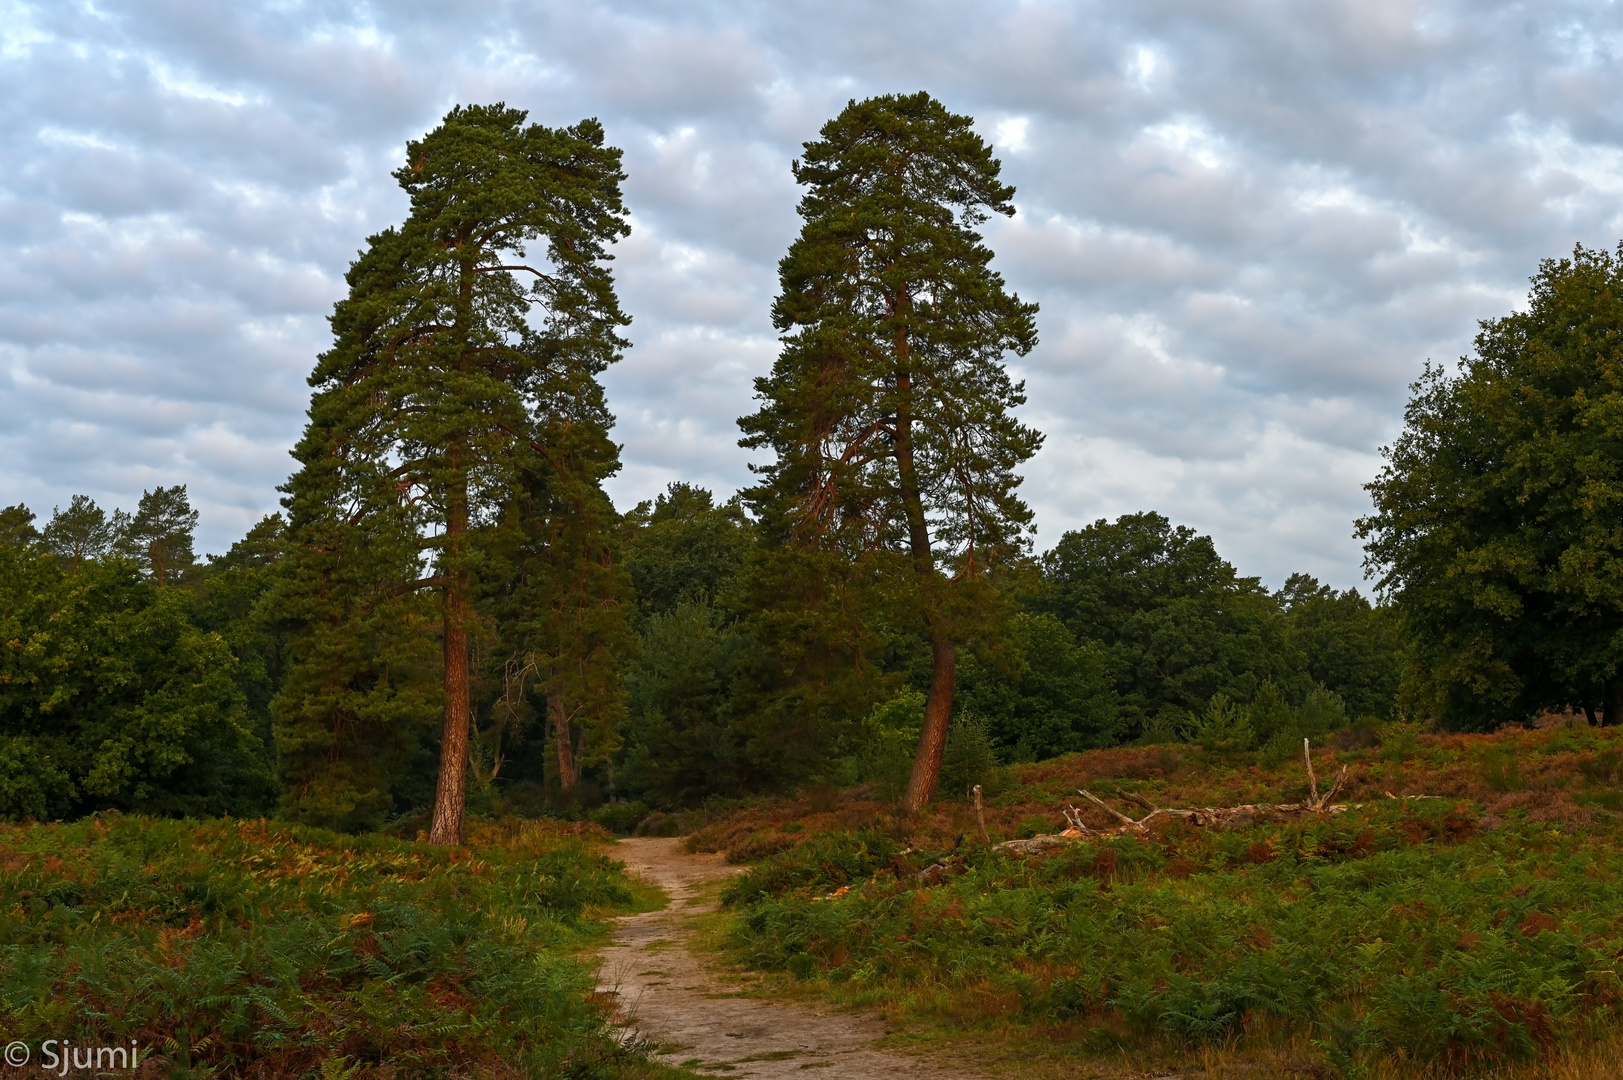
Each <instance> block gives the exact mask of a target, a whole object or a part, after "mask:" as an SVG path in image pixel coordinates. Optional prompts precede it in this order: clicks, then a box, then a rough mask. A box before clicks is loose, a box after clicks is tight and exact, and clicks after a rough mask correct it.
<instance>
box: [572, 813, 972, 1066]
mask: <svg viewBox="0 0 1623 1080" xmlns="http://www.w3.org/2000/svg"><path fill="white" fill-rule="evenodd" d="M615 855H617V856H618V857H619V858H621V859H623V860H624V861H625V864H626V869H627V870H629V871H630V872H631V873H633V874H635V875H637V876H638V877H640V878H643V879H644V880H646V881H650V882H653V883H654V884H656V885H658V886H659V887H660V888H662V889H664V890H665V892H666V894H667V895H669V896H670V898H671V903H670V906H669V907H667V908H666V909H665V910H663V911H655V912H649V913H648V914H644V915H627V916H624V917H622V918H620V919H619V920H618V925H617V926H616V927H615V931H614V942H613V944H612V945H610V946H609V947H608V948H606V949H604V950H603V954H602V955H603V966H602V968H601V969H600V970H599V972H598V988H599V990H600V991H603V992H611V993H617V994H618V995H619V1004H620V1013H621V1017H622V1019H624V1020H625V1021H626V1022H627V1023H628V1024H629V1025H631V1026H632V1027H634V1028H635V1029H636V1031H637V1033H638V1034H639V1035H641V1036H642V1037H643V1038H645V1039H649V1040H652V1041H654V1042H656V1043H658V1044H659V1046H660V1051H661V1054H660V1056H661V1058H662V1060H664V1061H667V1062H669V1063H670V1064H672V1065H686V1066H688V1067H689V1068H693V1069H696V1070H698V1071H701V1072H717V1073H721V1074H724V1075H726V1076H730V1077H749V1078H751V1080H755V1078H760V1080H771V1078H779V1077H800V1078H803V1080H804V1078H808V1077H816V1078H817V1080H848V1078H849V1080H868V1078H874V1077H894V1076H897V1075H912V1074H919V1075H929V1076H931V1077H937V1078H940V1080H978V1078H979V1077H980V1076H981V1074H979V1073H971V1072H965V1071H963V1070H961V1069H958V1068H955V1067H953V1066H951V1065H944V1064H943V1063H941V1062H939V1061H934V1060H930V1059H928V1058H923V1057H914V1056H911V1055H908V1054H903V1053H898V1052H896V1051H892V1050H881V1049H876V1048H875V1046H874V1044H875V1042H877V1041H878V1040H879V1039H880V1038H881V1037H882V1036H883V1035H884V1034H885V1025H884V1024H883V1023H882V1022H880V1021H879V1020H876V1019H874V1018H872V1017H865V1016H859V1015H854V1014H851V1013H842V1012H834V1011H820V1010H815V1009H812V1008H807V1007H804V1006H801V1005H798V1004H789V1003H785V1002H775V1001H762V1000H758V999H754V998H745V997H736V996H732V995H735V994H737V993H738V989H739V988H738V986H737V985H736V984H735V983H734V982H733V981H731V980H729V978H728V976H727V974H726V973H725V972H718V971H716V970H714V969H712V968H710V967H709V966H707V965H706V964H705V963H704V961H703V960H701V959H700V958H699V957H697V956H695V955H694V954H693V953H692V952H691V951H690V950H689V949H688V947H687V939H688V938H689V937H691V936H692V933H693V930H692V925H691V920H692V917H693V916H694V915H697V914H703V913H705V912H709V911H714V910H715V901H714V900H713V899H710V898H709V896H712V895H713V894H714V891H715V890H714V889H711V890H708V891H706V890H704V888H703V887H704V886H705V885H707V884H709V883H711V882H714V881H717V880H719V879H722V878H727V877H731V876H732V875H733V874H735V873H738V872H739V871H740V870H741V869H742V868H741V867H737V866H727V865H724V864H723V863H722V861H721V856H719V855H689V854H687V853H686V852H685V851H683V850H682V841H681V840H679V839H655V838H651V837H650V838H636V839H631V840H622V841H620V845H619V850H618V851H616V852H615ZM706 893H708V895H706Z"/></svg>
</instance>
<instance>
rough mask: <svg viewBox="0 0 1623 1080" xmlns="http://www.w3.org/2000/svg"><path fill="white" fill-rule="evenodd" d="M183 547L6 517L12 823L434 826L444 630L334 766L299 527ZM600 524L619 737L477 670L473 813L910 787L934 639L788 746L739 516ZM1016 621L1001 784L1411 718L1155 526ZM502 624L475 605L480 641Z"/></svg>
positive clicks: (1042, 567)
mask: <svg viewBox="0 0 1623 1080" xmlns="http://www.w3.org/2000/svg"><path fill="white" fill-rule="evenodd" d="M195 521H196V515H195V513H194V512H192V511H191V510H190V509H189V507H188V505H187V496H186V490H185V488H184V487H175V488H158V489H156V490H155V491H152V492H149V493H148V494H147V495H146V496H145V497H143V499H142V500H141V503H140V506H139V507H138V508H137V509H136V511H135V513H133V514H126V513H123V512H121V511H114V512H113V513H112V514H111V515H109V514H106V513H105V512H104V511H102V510H101V509H100V508H98V507H97V506H96V505H95V504H94V503H93V502H91V501H90V500H89V499H87V498H84V497H82V496H80V497H75V498H74V499H73V501H72V502H71V504H70V505H69V506H68V507H66V508H60V509H58V510H57V511H56V512H55V513H54V514H53V515H52V516H51V517H50V518H49V519H48V520H46V521H45V522H43V527H41V528H38V529H36V528H35V526H34V519H33V516H32V515H31V514H30V513H29V512H28V511H27V510H25V509H24V508H22V507H18V506H14V507H10V508H8V509H6V510H5V511H4V522H5V527H6V532H5V541H4V543H3V545H0V611H3V614H0V619H3V621H4V627H3V632H4V637H5V640H6V641H7V642H8V643H10V646H11V647H10V648H9V649H8V650H7V652H6V654H5V658H4V663H5V670H4V677H3V679H0V717H3V721H4V724H5V735H4V742H3V744H0V745H3V753H4V754H5V764H6V767H5V769H4V771H3V778H0V799H3V800H4V801H3V804H0V809H3V811H4V813H5V814H7V815H8V816H12V817H33V818H46V819H51V818H66V817H73V816H78V815H81V814H84V813H88V812H91V811H94V810H97V809H101V808H105V807H118V808H121V809H126V810H140V811H145V812H150V813H164V814H184V815H192V816H202V815H218V814H232V815H238V816H242V815H258V814H264V813H273V814H274V813H278V812H279V813H282V814H284V815H288V816H293V817H296V818H298V819H300V820H304V821H307V822H312V823H321V824H327V825H335V826H340V827H344V828H348V829H361V828H365V827H367V826H371V825H376V824H379V823H381V822H382V821H383V820H385V819H386V818H388V817H391V816H395V815H411V814H415V813H419V812H421V811H423V810H424V809H425V808H426V807H428V805H429V804H430V801H431V799H432V797H433V792H434V785H435V777H436V769H437V762H438V755H437V749H438V747H437V746H436V739H437V736H438V734H439V732H438V730H437V729H438V726H439V720H440V717H441V711H442V708H441V702H440V700H439V696H438V687H439V680H440V676H441V669H440V665H439V663H438V660H439V657H438V655H437V654H438V653H439V651H440V650H439V648H438V646H439V642H438V641H435V640H433V638H434V635H433V633H432V622H433V614H434V612H433V609H432V606H431V605H429V604H426V603H424V604H420V605H416V606H415V609H414V607H413V606H407V605H402V606H401V607H400V608H398V609H396V610H394V611H392V612H391V613H390V616H389V618H388V619H387V621H384V620H379V622H380V623H381V625H376V626H374V627H372V628H371V631H372V633H373V634H375V635H376V636H375V637H373V638H372V639H371V640H370V641H365V640H362V641H355V642H353V643H352V644H353V646H354V647H355V648H356V649H357V651H358V652H361V654H362V657H363V658H365V659H367V660H371V661H373V662H377V658H378V657H380V656H385V657H388V658H389V659H390V660H391V661H392V662H391V663H390V664H389V665H388V670H387V676H386V678H387V683H385V684H384V685H383V686H382V687H380V686H378V685H377V683H374V684H373V685H371V686H370V687H365V688H364V689H365V690H368V691H370V693H372V694H374V695H376V696H377V697H379V698H384V697H385V694H386V695H387V696H386V698H385V700H384V701H382V702H378V703H377V704H378V707H379V713H380V714H381V715H378V716H377V719H376V720H375V721H374V722H373V724H372V726H370V727H364V728H363V727H360V725H356V727H355V728H352V729H350V730H342V729H341V730H339V731H337V732H332V735H333V736H334V737H335V739H342V740H343V744H341V745H337V746H334V745H332V743H331V742H327V741H325V740H321V741H317V739H316V737H315V736H313V735H312V734H311V728H312V727H313V726H314V725H310V724H308V723H306V722H305V720H306V718H305V717H303V716H300V715H299V714H298V713H297V712H295V711H294V710H293V708H292V707H291V694H290V686H296V685H297V683H296V682H294V681H292V680H290V669H296V667H297V663H298V659H297V654H296V652H295V650H296V649H297V648H298V647H299V644H300V643H299V632H300V629H301V628H300V627H299V625H298V623H297V621H296V620H295V619H294V618H292V617H290V613H289V611H288V609H287V607H286V604H285V601H284V600H283V596H284V595H285V594H284V591H283V590H285V589H286V588H287V587H288V586H287V583H286V581H285V576H286V575H287V573H288V571H289V568H290V567H289V559H288V558H287V555H286V547H287V544H288V530H287V527H286V524H285V521H284V519H283V518H282V517H281V516H280V515H273V516H271V517H268V518H266V519H265V520H264V521H263V522H261V523H260V524H259V525H258V526H256V527H255V528H254V529H252V530H251V531H250V532H249V533H248V535H247V536H245V537H244V538H243V539H242V540H239V541H238V542H237V543H236V544H234V545H233V546H232V547H231V549H230V550H229V551H228V552H227V553H226V554H224V555H220V556H213V557H208V558H204V559H197V558H194V557H193V554H192V539H191V533H192V530H193V528H194V526H195ZM610 523H611V525H612V529H611V535H610V536H609V537H608V544H607V550H608V551H609V552H610V553H611V557H612V565H613V567H614V568H615V570H616V574H615V576H614V591H613V592H612V594H610V596H609V597H607V598H606V603H605V606H606V607H609V608H611V609H612V611H613V612H614V618H615V619H616V620H617V621H619V622H620V623H621V624H622V626H621V628H619V629H618V630H617V632H616V636H615V637H614V638H613V639H612V643H613V654H612V656H610V657H609V658H607V659H605V660H604V661H603V663H604V664H605V666H611V667H612V681H606V684H605V686H606V688H605V689H604V690H603V691H602V693H604V695H605V698H606V699H607V706H606V707H604V708H603V712H604V714H605V717H604V719H603V720H601V721H599V720H597V719H596V718H594V719H593V721H592V723H591V724H590V725H588V724H583V723H582V722H581V720H580V710H579V707H578V706H573V707H571V708H570V709H569V711H567V712H565V711H564V710H561V709H557V708H549V694H551V693H552V691H551V690H550V687H549V685H548V683H547V681H546V680H545V679H543V678H539V677H536V675H535V673H534V667H535V665H537V664H538V663H542V662H544V661H541V660H538V659H537V658H535V657H533V656H532V657H526V656H525V655H524V654H522V653H514V652H510V651H503V650H502V649H501V647H500V644H499V639H498V640H496V641H492V642H490V643H489V644H486V645H482V647H481V648H480V650H479V651H478V654H477V662H476V664H475V668H474V688H475V692H474V697H473V700H474V703H475V704H474V716H475V720H474V725H473V736H472V743H473V752H472V762H471V766H470V776H471V777H472V781H473V783H472V792H473V805H474V807H475V808H482V809H486V810H490V809H495V808H496V807H497V806H498V805H507V806H511V807H513V808H518V809H525V810H529V811H540V810H543V809H545V808H549V807H550V808H553V809H555V810H573V809H585V810H590V809H591V808H593V807H595V806H596V805H598V804H600V803H602V802H604V801H606V800H611V799H613V800H624V801H628V802H641V803H643V804H645V805H646V806H649V807H658V808H672V807H678V806H684V805H692V804H694V803H698V802H701V801H703V800H705V799H706V798H710V797H712V796H736V795H741V794H746V793H751V792H763V791H768V790H772V789H779V788H783V787H785V786H792V785H794V784H797V783H801V782H805V781H808V780H816V779H829V780H835V781H845V782H858V781H869V780H872V781H876V782H880V783H892V784H900V783H902V782H905V778H906V769H907V767H908V766H909V765H910V764H911V761H912V757H913V744H914V743H916V741H917V736H918V731H919V727H920V725H921V723H922V721H923V710H924V690H925V688H926V687H927V685H928V677H929V655H928V641H927V640H926V639H925V638H924V636H923V634H922V633H921V631H920V629H919V627H918V626H917V625H916V624H910V622H909V621H908V620H907V619H906V618H905V617H903V615H902V614H900V613H894V612H893V613H890V617H889V618H885V619H883V621H881V620H878V619H876V620H871V621H866V623H867V624H866V629H867V633H868V634H870V635H871V637H872V642H871V645H870V647H868V648H867V649H866V650H865V652H864V654H863V656H862V666H861V667H860V668H859V667H857V666H855V665H853V667H852V669H851V670H850V671H846V672H837V673H836V675H837V676H838V677H839V678H841V679H843V680H844V681H845V682H847V683H849V684H851V685H849V686H848V687H845V688H843V689H840V690H839V691H838V692H837V693H836V692H831V691H830V690H829V688H827V687H819V688H818V689H819V690H821V691H823V698H824V701H825V702H827V703H826V704H824V703H819V704H820V707H819V709H818V711H817V712H816V713H815V714H814V715H812V716H809V717H807V716H804V714H803V715H802V716H801V717H797V716H796V715H795V713H796V710H797V709H799V708H801V707H802V705H801V703H802V702H803V701H804V700H805V699H806V697H807V696H808V693H807V690H806V689H805V688H804V687H803V686H799V685H797V684H796V681H795V678H794V672H793V671H792V669H789V668H788V665H787V663H786V661H785V653H786V652H788V651H789V650H791V649H794V648H795V647H796V646H797V645H798V644H799V643H800V642H799V641H798V640H797V639H796V638H795V637H793V636H792V634H791V633H790V632H788V631H786V630H785V629H784V628H782V627H781V626H780V625H776V624H775V623H774V621H773V619H772V618H771V612H769V611H766V612H764V611H762V610H761V609H759V608H754V607H752V606H751V602H750V600H751V592H750V590H751V588H752V587H753V588H755V589H759V588H761V587H762V586H761V584H760V577H761V575H763V574H764V573H766V572H767V571H768V570H769V569H770V567H771V563H772V558H773V555H774V553H773V552H772V551H771V549H770V548H769V547H767V546H766V545H765V543H764V541H763V539H762V538H761V536H760V532H759V529H758V527H757V526H756V524H755V522H754V521H753V520H752V519H751V516H750V514H749V513H748V511H747V509H746V508H745V507H744V506H743V505H742V504H741V503H740V501H739V500H737V499H736V498H735V499H734V500H732V501H729V502H718V501H717V500H716V499H715V498H714V497H713V496H712V495H711V493H709V492H707V491H705V490H703V489H701V488H696V487H693V486H690V485H686V484H672V485H671V486H670V489H669V490H668V491H667V492H666V493H664V494H662V495H661V496H660V497H659V498H658V499H656V500H654V501H652V502H647V503H642V504H640V505H638V506H636V507H634V508H633V509H631V510H630V511H629V512H627V513H625V514H623V515H616V516H614V517H613V519H612V521H611V522H610ZM1005 594H1006V595H1005V596H1004V598H1003V609H1002V610H1000V611H999V612H998V620H999V621H998V624H997V625H996V626H995V627H992V628H990V629H989V630H988V632H987V633H986V636H985V638H984V639H983V640H982V641H980V642H977V643H976V648H975V649H974V650H973V651H971V652H970V653H969V654H968V655H966V656H965V658H964V660H963V662H962V664H961V665H960V668H959V689H958V695H957V706H956V720H955V728H954V734H953V738H954V739H955V740H957V739H960V738H961V739H965V740H969V741H973V740H976V739H982V740H984V741H985V742H986V743H987V744H989V746H990V747H991V748H992V749H993V751H994V752H995V754H996V755H997V756H998V757H999V758H1000V759H1002V760H1005V761H1009V762H1015V761H1035V760H1041V759H1045V758H1050V757H1054V756H1057V755H1060V754H1064V753H1068V752H1071V751H1075V750H1083V749H1090V748H1096V747H1106V746H1114V745H1120V744H1124V743H1131V742H1135V741H1140V740H1149V741H1155V740H1156V739H1163V740H1171V739H1182V738H1184V737H1186V736H1187V735H1190V734H1191V733H1195V734H1196V735H1198V733H1199V729H1201V727H1202V721H1203V719H1204V718H1206V717H1208V716H1209V715H1210V713H1211V711H1212V703H1213V701H1214V699H1215V700H1217V701H1218V702H1219V703H1220V706H1219V707H1221V702H1223V701H1224V700H1226V701H1228V702H1230V703H1232V705H1231V708H1234V709H1238V710H1240V711H1242V712H1244V714H1245V716H1246V722H1247V724H1248V725H1249V728H1250V734H1249V735H1246V736H1244V737H1245V738H1246V739H1247V741H1248V743H1249V744H1254V745H1256V746H1257V747H1258V748H1259V749H1261V748H1262V747H1264V746H1265V745H1266V744H1267V743H1268V742H1269V741H1270V740H1276V741H1284V742H1291V741H1295V740H1297V739H1298V738H1299V737H1300V736H1299V735H1298V731H1299V729H1304V727H1305V729H1306V730H1308V731H1309V732H1310V733H1311V734H1315V735H1318V734H1323V733H1324V732H1326V731H1328V730H1330V729H1331V728H1339V727H1344V726H1346V724H1347V722H1348V721H1349V720H1357V719H1360V718H1365V717H1367V718H1370V720H1371V722H1373V720H1374V719H1375V718H1385V717H1387V716H1389V715H1390V712H1391V709H1392V707H1393V694H1394V691H1395V689H1396V687H1397V684H1398V679H1399V674H1400V670H1399V669H1400V663H1401V659H1400V658H1401V648H1400V639H1399V637H1398V635H1397V633H1396V631H1395V629H1394V626H1395V624H1394V622H1393V618H1392V615H1391V613H1390V612H1388V611H1385V610H1383V609H1381V608H1376V607H1372V606H1371V605H1370V604H1369V602H1368V601H1367V600H1365V599H1364V598H1363V597H1362V596H1360V595H1359V594H1358V593H1357V592H1356V591H1351V590H1349V591H1347V592H1338V591H1336V590H1334V589H1331V588H1329V587H1327V586H1323V585H1320V584H1319V583H1318V582H1317V581H1315V580H1313V579H1312V578H1310V577H1308V576H1306V575H1295V576H1293V577H1292V578H1291V579H1290V580H1289V581H1288V582H1287V583H1286V585H1285V587H1284V588H1283V589H1281V590H1279V591H1278V592H1269V591H1268V590H1267V589H1266V588H1264V587H1263V586H1262V585H1261V584H1259V582H1258V581H1257V580H1256V579H1255V578H1247V577H1242V576H1240V575H1239V574H1238V573H1237V572H1236V571H1235V569H1234V567H1233V566H1231V565H1230V564H1228V563H1227V562H1225V561H1224V560H1223V559H1222V558H1221V556H1219V555H1218V553H1217V551H1216V549H1215V548H1214V547H1213V545H1212V542H1211V540H1210V539H1209V538H1207V537H1203V536H1199V535H1197V534H1196V533H1194V532H1193V531H1192V530H1190V529H1188V528H1186V527H1180V526H1174V525H1172V524H1171V523H1170V522H1169V521H1168V520H1167V519H1166V518H1165V517H1162V516H1161V515H1159V514H1155V513H1144V514H1133V515H1128V516H1126V517H1123V518H1121V519H1120V520H1118V521H1115V522H1108V521H1099V522H1097V523H1095V524H1094V525H1092V526H1089V527H1088V528H1086V529H1083V530H1079V531H1076V532H1071V533H1067V534H1065V536H1063V537H1062V538H1061V539H1060V541H1059V542H1058V543H1057V544H1055V546H1054V548H1053V549H1052V550H1050V551H1049V552H1047V553H1046V554H1045V555H1043V556H1042V557H1041V558H1040V559H1033V560H1031V561H1030V562H1029V563H1027V564H1023V565H1021V566H1019V567H1017V568H1012V569H1011V570H1010V573H1009V581H1008V582H1007V585H1006V586H1005ZM502 599H503V598H502V597H501V596H499V595H493V596H490V597H487V598H482V599H481V601H480V607H481V609H482V612H481V613H482V614H483V610H496V609H498V608H499V605H500V603H501V602H502ZM486 605H488V609H486V608H485V606H486ZM486 618H488V619H489V622H490V623H495V619H494V617H491V616H486ZM497 625H499V624H497ZM425 626H426V627H428V629H426V630H425V629H424V627H425ZM791 629H795V628H791ZM492 636H493V637H494V635H492ZM801 640H803V639H801ZM389 649H394V650H396V651H395V652H393V653H392V654H390V653H387V652H385V650H389ZM367 654H370V655H367ZM383 666H384V665H383V664H381V663H379V668H380V669H381V668H383ZM526 666H527V667H529V668H530V672H529V673H528V674H526V672H525V671H524V670H523V669H524V668H525V667H526ZM307 677H308V676H307V675H301V674H299V673H298V672H297V671H296V670H294V671H293V679H299V678H307ZM382 681H383V680H382V679H381V678H380V679H379V680H378V682H382ZM835 703H838V704H839V705H841V706H843V707H836V704H835ZM368 704H370V703H368ZM363 707H364V706H363ZM358 711H359V710H358ZM363 715H364V714H363ZM560 716H561V717H562V718H563V719H562V721H560V719H559V718H560ZM369 719H370V717H369ZM563 724H568V725H569V728H568V729H566V730H568V732H569V735H568V737H569V738H571V739H573V740H574V744H573V746H572V747H571V751H572V755H571V756H570V757H568V758H561V757H560V755H559V753H558V732H559V729H560V727H561V726H562V725H563ZM321 734H327V731H325V730H324V731H322V732H321ZM313 742H315V743H316V746H315V747H313V746H312V743H313ZM318 748H319V749H318ZM565 764H571V765H572V766H573V768H574V769H575V770H576V771H575V772H574V774H573V775H568V774H565V773H563V772H562V771H561V769H562V767H563V765H565ZM898 770H900V773H901V776H900V779H898V778H897V777H896V776H895V774H896V773H897V771H898ZM335 774H336V775H335ZM362 783H364V784H365V787H364V788H363V787H362V786H361V784H362Z"/></svg>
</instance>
